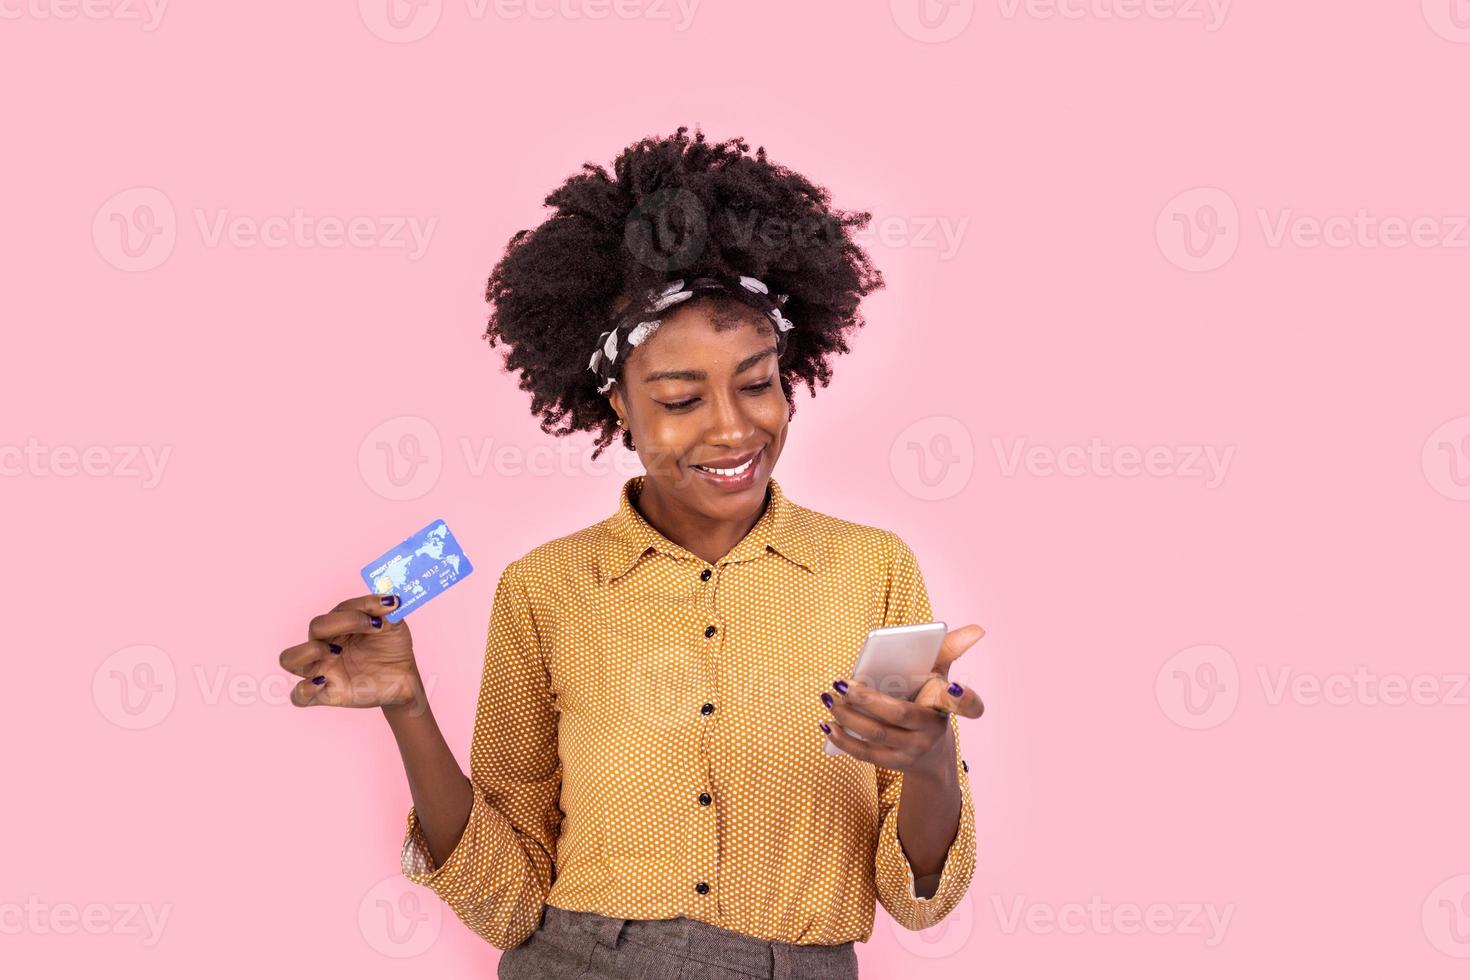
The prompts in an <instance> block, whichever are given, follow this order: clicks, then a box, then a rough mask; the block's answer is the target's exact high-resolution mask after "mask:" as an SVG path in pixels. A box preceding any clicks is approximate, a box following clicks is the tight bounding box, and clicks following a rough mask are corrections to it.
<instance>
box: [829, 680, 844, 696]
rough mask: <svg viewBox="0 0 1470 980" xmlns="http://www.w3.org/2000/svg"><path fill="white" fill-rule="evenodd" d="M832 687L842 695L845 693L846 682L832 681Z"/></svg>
mask: <svg viewBox="0 0 1470 980" xmlns="http://www.w3.org/2000/svg"><path fill="white" fill-rule="evenodd" d="M832 686H833V687H835V688H837V690H839V691H841V692H842V693H843V694H846V693H847V681H833V682H832Z"/></svg>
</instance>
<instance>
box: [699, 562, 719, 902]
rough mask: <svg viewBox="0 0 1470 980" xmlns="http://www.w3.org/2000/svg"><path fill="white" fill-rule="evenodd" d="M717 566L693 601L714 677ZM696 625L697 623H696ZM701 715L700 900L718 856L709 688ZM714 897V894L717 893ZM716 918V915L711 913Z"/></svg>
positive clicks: (703, 574) (705, 571)
mask: <svg viewBox="0 0 1470 980" xmlns="http://www.w3.org/2000/svg"><path fill="white" fill-rule="evenodd" d="M720 571H721V569H720V568H719V566H716V565H709V564H706V565H704V566H703V567H702V568H701V569H700V571H699V574H698V575H697V577H696V582H695V585H696V595H697V596H698V597H699V602H698V603H697V604H696V605H697V608H698V610H699V613H698V616H697V617H696V619H695V622H696V624H697V623H698V622H699V621H700V620H701V619H702V620H703V627H702V629H700V635H697V636H695V637H694V638H693V639H694V642H696V643H698V644H700V646H699V649H700V650H701V651H702V652H703V654H704V664H705V676H706V677H708V678H710V679H711V680H713V678H714V677H715V673H716V671H715V663H716V656H717V655H718V654H719V652H720V649H721V647H720V645H722V644H723V643H724V636H725V631H724V630H723V629H722V628H721V626H722V624H721V623H720V622H719V618H718V615H717V613H716V611H715V586H716V585H717V584H718V583H719V581H720ZM696 628H698V627H696ZM699 711H700V717H701V720H702V724H703V725H704V726H706V727H705V730H704V731H702V732H700V739H699V744H700V748H701V751H702V752H703V754H704V757H703V758H702V759H701V760H700V761H701V762H702V763H703V764H704V768H703V771H704V773H705V785H703V786H700V787H698V789H697V793H696V795H695V797H694V802H693V806H694V807H695V808H696V809H697V810H698V811H699V819H700V821H701V824H700V826H701V830H702V833H701V834H700V837H699V839H700V840H701V841H702V842H703V845H702V847H701V848H700V850H701V854H700V855H699V857H700V861H701V863H700V864H699V866H698V869H697V871H696V874H697V876H698V880H696V881H695V882H694V892H695V894H696V895H697V896H699V899H700V901H701V903H702V902H703V901H704V900H706V899H708V898H709V897H710V895H711V891H712V886H711V884H710V880H711V879H713V878H714V877H715V871H716V870H717V868H716V864H717V862H718V859H719V830H718V827H719V824H718V816H717V814H716V807H715V798H714V795H713V792H712V791H713V789H714V787H713V786H712V785H710V783H711V779H710V776H711V772H710V765H711V762H710V752H709V746H710V742H711V740H712V738H713V730H712V729H711V728H710V727H709V726H712V725H713V724H714V723H715V719H714V713H715V694H714V692H713V691H712V690H709V691H707V692H706V699H705V701H704V703H703V704H702V705H700V708H699ZM716 897H717V896H716ZM699 907H700V908H701V909H703V910H705V911H708V910H709V907H708V906H705V905H703V904H701V905H700V906H699ZM711 917H712V918H714V919H716V920H717V919H718V915H712V916H711Z"/></svg>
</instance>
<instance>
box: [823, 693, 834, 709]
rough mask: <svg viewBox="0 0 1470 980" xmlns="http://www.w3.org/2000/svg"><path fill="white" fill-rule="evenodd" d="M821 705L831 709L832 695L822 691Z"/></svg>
mask: <svg viewBox="0 0 1470 980" xmlns="http://www.w3.org/2000/svg"><path fill="white" fill-rule="evenodd" d="M822 703H823V704H825V705H826V706H827V707H829V708H830V707H832V695H830V694H828V693H827V692H826V691H823V692H822Z"/></svg>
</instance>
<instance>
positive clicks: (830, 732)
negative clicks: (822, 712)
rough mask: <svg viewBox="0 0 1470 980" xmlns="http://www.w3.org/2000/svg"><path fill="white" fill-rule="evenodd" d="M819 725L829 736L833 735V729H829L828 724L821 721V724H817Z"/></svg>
mask: <svg viewBox="0 0 1470 980" xmlns="http://www.w3.org/2000/svg"><path fill="white" fill-rule="evenodd" d="M817 724H818V725H821V726H822V731H824V732H826V733H827V734H828V735H831V734H832V729H830V728H828V727H827V723H826V722H824V721H819V722H817Z"/></svg>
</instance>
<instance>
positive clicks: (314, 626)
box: [306, 596, 400, 640]
mask: <svg viewBox="0 0 1470 980" xmlns="http://www.w3.org/2000/svg"><path fill="white" fill-rule="evenodd" d="M386 598H393V599H395V601H396V597H393V596H388V597H386ZM384 612H386V610H384V609H383V608H382V607H381V606H380V607H379V608H378V609H377V610H376V611H373V610H372V607H370V606H369V607H366V608H365V609H334V610H332V611H331V612H329V613H322V614H321V615H320V616H314V617H312V620H311V624H310V625H309V626H307V628H306V638H307V639H308V640H327V639H331V638H332V637H337V636H347V635H349V634H351V633H377V632H379V631H380V630H383V629H390V628H392V627H393V626H396V625H400V624H397V623H390V622H388V621H387V620H386V619H384V618H383V615H382V614H383V613H384Z"/></svg>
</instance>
